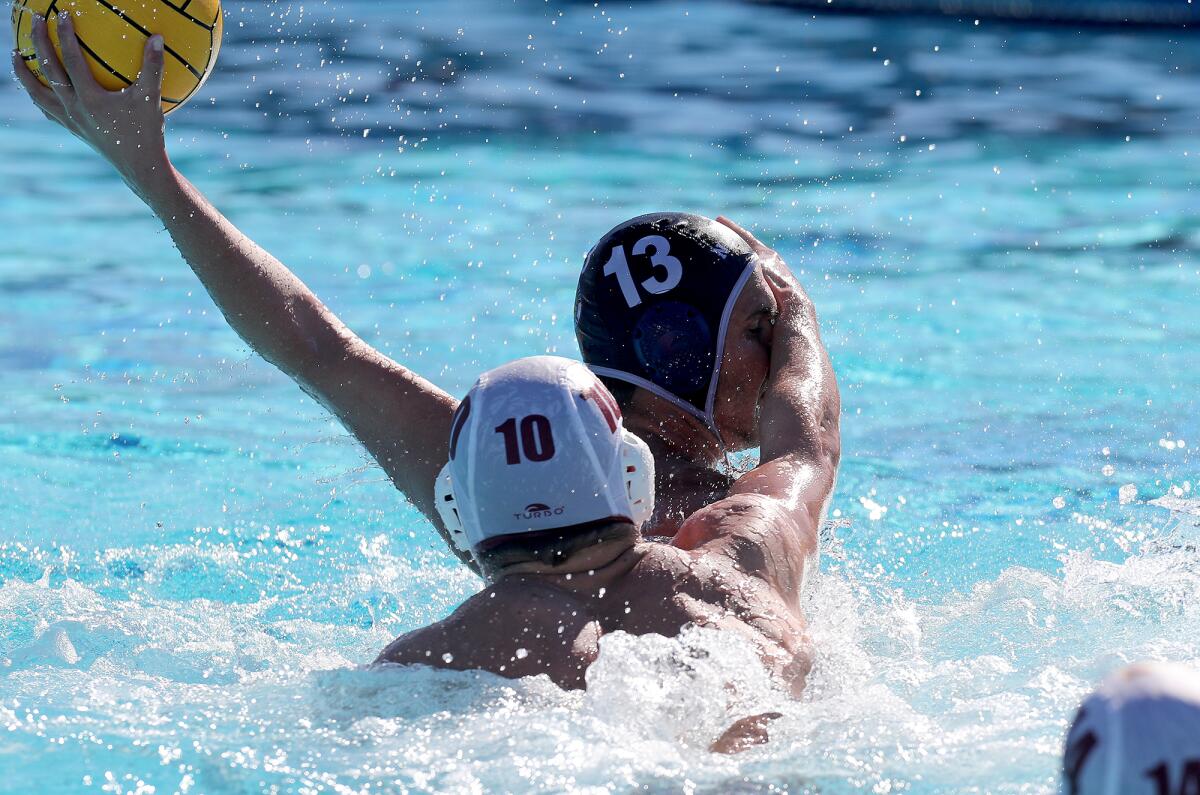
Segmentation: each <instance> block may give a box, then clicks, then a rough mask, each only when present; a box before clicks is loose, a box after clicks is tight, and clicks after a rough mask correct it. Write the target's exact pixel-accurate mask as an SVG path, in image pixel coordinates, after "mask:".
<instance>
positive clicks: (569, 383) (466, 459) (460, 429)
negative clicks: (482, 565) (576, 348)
mask: <svg viewBox="0 0 1200 795" xmlns="http://www.w3.org/2000/svg"><path fill="white" fill-rule="evenodd" d="M434 497H435V500H436V503H437V508H438V513H439V515H440V516H441V517H442V522H443V524H445V526H446V529H447V530H449V531H450V534H451V537H452V538H453V539H454V541H455V544H456V545H457V546H458V547H459V548H460V549H462V550H464V551H467V552H474V551H476V550H478V549H479V548H480V546H481V545H485V544H486V542H488V541H489V540H492V539H496V538H500V537H505V536H513V535H521V534H525V533H538V532H542V531H545V530H553V529H556V528H560V527H570V526H573V525H580V524H584V523H588V522H596V521H601V520H604V519H624V520H627V521H630V522H632V523H633V524H634V525H637V526H639V527H640V526H641V525H642V524H643V523H644V522H645V521H646V520H647V519H649V518H650V515H651V513H653V511H654V458H653V456H652V455H651V454H650V449H649V448H648V447H647V446H646V443H645V442H643V441H642V440H641V439H639V438H638V437H637V436H635V435H634V434H632V433H630V432H629V431H627V430H625V428H624V426H623V424H622V419H621V410H620V409H619V408H618V407H617V402H616V400H614V399H613V396H612V395H611V394H609V391H608V390H607V389H606V388H605V387H604V385H603V384H602V383H600V379H598V378H596V376H595V375H593V374H592V372H591V371H590V370H588V369H587V367H585V366H584V365H583V364H582V363H580V362H573V361H571V360H569V359H562V358H559V357H557V356H534V357H531V358H528V359H519V360H517V361H515V362H511V363H509V364H506V365H504V366H502V367H497V368H496V369H495V370H491V371H489V372H487V373H484V374H483V375H482V376H480V378H479V380H478V381H476V382H475V386H474V387H472V389H471V391H470V392H469V393H468V394H467V396H466V397H465V398H464V399H463V402H462V403H461V404H460V405H459V407H458V410H457V412H455V415H454V421H453V423H452V424H451V430H450V461H449V462H448V463H447V464H446V466H445V467H444V468H443V469H442V472H441V475H439V476H438V480H437V488H436V493H435V495H434Z"/></svg>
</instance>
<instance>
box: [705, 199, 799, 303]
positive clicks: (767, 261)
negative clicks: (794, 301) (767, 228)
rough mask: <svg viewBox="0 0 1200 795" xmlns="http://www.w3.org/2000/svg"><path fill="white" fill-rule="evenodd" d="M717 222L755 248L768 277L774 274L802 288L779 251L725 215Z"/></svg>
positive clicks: (781, 279) (779, 279) (778, 279)
mask: <svg viewBox="0 0 1200 795" xmlns="http://www.w3.org/2000/svg"><path fill="white" fill-rule="evenodd" d="M717 223H719V224H723V225H725V226H727V227H729V228H730V229H732V230H733V231H734V232H736V233H737V235H738V237H740V238H741V239H742V240H745V241H746V243H748V244H749V246H750V248H752V249H754V253H755V254H757V255H758V258H759V260H760V261H761V262H762V266H763V272H764V273H766V274H767V275H768V277H769V276H772V275H773V276H775V277H776V278H775V281H776V282H779V281H784V282H787V283H788V284H789V285H791V287H792V288H793V289H800V282H799V280H798V279H797V278H796V276H795V275H794V274H793V273H792V271H791V268H789V267H788V266H787V263H786V262H784V261H783V257H781V256H779V252H778V251H776V250H775V249H773V248H771V247H770V246H768V245H767V244H765V243H763V242H762V241H760V240H759V239H758V238H757V237H755V236H754V235H753V234H751V233H750V232H749V231H748V230H746V229H743V228H742V227H740V226H738V225H737V224H736V223H734V222H733V221H731V220H729V219H728V218H726V217H725V216H723V215H718V216H717Z"/></svg>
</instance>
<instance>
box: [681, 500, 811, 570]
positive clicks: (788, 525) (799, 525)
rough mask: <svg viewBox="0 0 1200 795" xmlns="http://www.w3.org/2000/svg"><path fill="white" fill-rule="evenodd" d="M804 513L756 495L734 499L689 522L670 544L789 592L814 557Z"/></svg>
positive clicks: (704, 509) (808, 521)
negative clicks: (723, 562) (722, 560)
mask: <svg viewBox="0 0 1200 795" xmlns="http://www.w3.org/2000/svg"><path fill="white" fill-rule="evenodd" d="M810 523H811V520H810V519H809V518H808V515H807V513H805V512H803V511H795V510H789V509H788V507H787V506H786V505H784V504H783V503H782V501H780V500H778V499H775V498H772V497H768V496H764V495H761V494H734V495H730V496H729V497H726V498H725V499H723V500H719V501H718V502H715V503H713V504H712V505H709V506H706V507H705V508H702V509H700V510H698V511H696V512H695V513H694V514H692V515H691V516H689V517H688V518H687V520H686V521H684V523H683V525H682V526H681V527H680V528H679V532H678V533H677V534H676V536H675V539H674V541H673V542H672V544H673V545H674V546H676V547H679V548H682V549H684V550H687V551H688V552H689V554H692V555H699V556H706V557H707V556H719V557H722V558H725V559H727V560H728V561H729V562H730V563H732V564H733V565H734V566H735V567H736V568H737V569H738V570H739V571H741V572H743V573H745V574H749V575H752V576H756V577H761V578H763V579H766V580H769V581H770V582H771V583H772V584H774V585H775V586H777V587H779V588H780V589H781V590H789V591H790V590H792V589H793V588H794V587H795V586H796V584H797V583H798V581H799V580H800V579H802V578H803V575H804V569H805V566H806V563H807V561H808V559H809V558H811V557H812V556H813V555H814V554H815V553H816V535H817V534H816V529H815V528H814V527H811V526H810Z"/></svg>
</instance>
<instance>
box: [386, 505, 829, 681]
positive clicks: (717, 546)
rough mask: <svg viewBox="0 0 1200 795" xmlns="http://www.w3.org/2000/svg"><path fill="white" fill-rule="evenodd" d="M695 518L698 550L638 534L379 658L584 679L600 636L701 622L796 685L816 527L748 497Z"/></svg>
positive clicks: (402, 641)
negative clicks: (573, 570) (580, 569)
mask: <svg viewBox="0 0 1200 795" xmlns="http://www.w3.org/2000/svg"><path fill="white" fill-rule="evenodd" d="M697 524H703V525H707V527H706V528H705V529H704V531H703V534H704V535H705V536H707V537H710V538H712V539H713V540H711V541H709V542H708V543H705V544H702V545H700V546H699V547H698V548H697V549H681V548H679V547H677V546H669V545H666V544H656V543H640V544H637V545H636V546H633V547H631V548H629V549H628V550H627V551H625V552H624V553H623V554H622V555H621V556H620V557H619V558H617V559H616V560H615V561H613V562H612V563H611V564H609V565H608V566H605V567H604V568H603V569H600V570H598V571H597V572H596V573H595V574H593V575H591V576H589V575H587V574H586V573H584V574H577V575H574V576H572V577H571V578H570V579H566V578H565V577H563V576H561V575H560V576H557V577H555V578H549V577H546V576H542V575H538V576H513V577H505V578H503V579H501V580H500V581H499V582H497V583H496V584H494V585H492V586H490V587H489V588H487V589H486V590H484V591H482V592H481V593H479V594H477V595H475V596H474V597H472V598H471V599H470V600H468V601H467V602H466V603H464V604H463V605H462V606H461V607H460V608H459V609H458V610H456V611H455V612H454V614H453V615H451V616H450V617H449V618H447V619H446V620H445V621H442V622H439V623H437V624H434V625H433V626H430V627H425V628H423V629H419V630H417V631H415V632H412V633H409V634H408V635H405V636H403V637H401V638H399V639H397V640H396V641H395V642H393V643H392V644H391V645H390V646H389V647H388V648H387V649H385V650H384V652H383V653H382V654H381V655H380V657H379V661H380V662H390V663H405V664H411V663H426V664H430V665H435V666H437V667H441V668H453V669H458V670H470V669H482V670H487V671H491V672H493V673H497V674H500V675H502V676H507V677H511V678H518V677H522V676H531V675H535V674H546V675H548V676H549V677H550V678H551V679H552V680H553V681H554V682H555V683H556V684H558V685H559V686H561V687H564V688H582V687H584V684H585V680H584V675H585V672H586V671H587V668H588V666H589V665H591V663H592V662H593V661H594V660H595V659H596V656H597V654H598V653H599V640H600V637H601V636H602V635H605V634H607V633H609V632H616V631H623V632H628V633H631V634H634V635H645V634H650V633H654V634H659V635H665V636H668V637H673V636H675V635H678V634H679V632H680V630H682V629H683V628H684V627H685V626H687V625H689V624H695V625H698V626H703V627H712V628H716V629H721V630H724V631H727V632H732V633H735V634H737V635H741V636H743V637H745V638H746V639H747V640H748V641H749V642H750V643H751V644H753V645H754V646H755V647H756V648H757V650H758V652H759V655H760V657H761V659H762V660H763V663H764V664H765V665H766V667H767V668H768V669H769V670H770V671H771V672H772V673H773V674H775V675H776V676H777V677H778V679H779V680H780V682H781V684H783V685H784V686H786V687H788V688H789V689H791V690H792V691H793V692H796V693H798V692H799V691H800V689H801V688H802V687H803V684H804V676H805V674H806V673H807V671H808V668H809V661H810V651H809V646H808V642H807V638H806V637H805V634H804V620H803V617H802V615H801V612H800V605H799V596H800V594H799V589H800V584H801V581H802V579H803V573H804V570H805V566H806V562H807V560H808V559H809V558H810V556H812V555H813V554H814V552H815V533H814V532H813V531H812V528H811V527H796V526H795V523H794V522H792V521H791V520H790V518H789V517H786V516H781V515H780V513H779V512H778V511H776V510H774V509H773V507H772V506H771V505H770V504H769V503H767V502H765V501H762V500H760V499H757V498H755V497H752V496H741V497H733V498H730V499H728V500H724V501H722V502H721V503H719V504H717V505H715V506H712V507H711V508H710V509H708V510H705V511H702V512H701V513H700V514H697V515H696V516H694V517H693V518H692V519H689V521H688V523H687V525H688V526H693V525H697Z"/></svg>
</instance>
